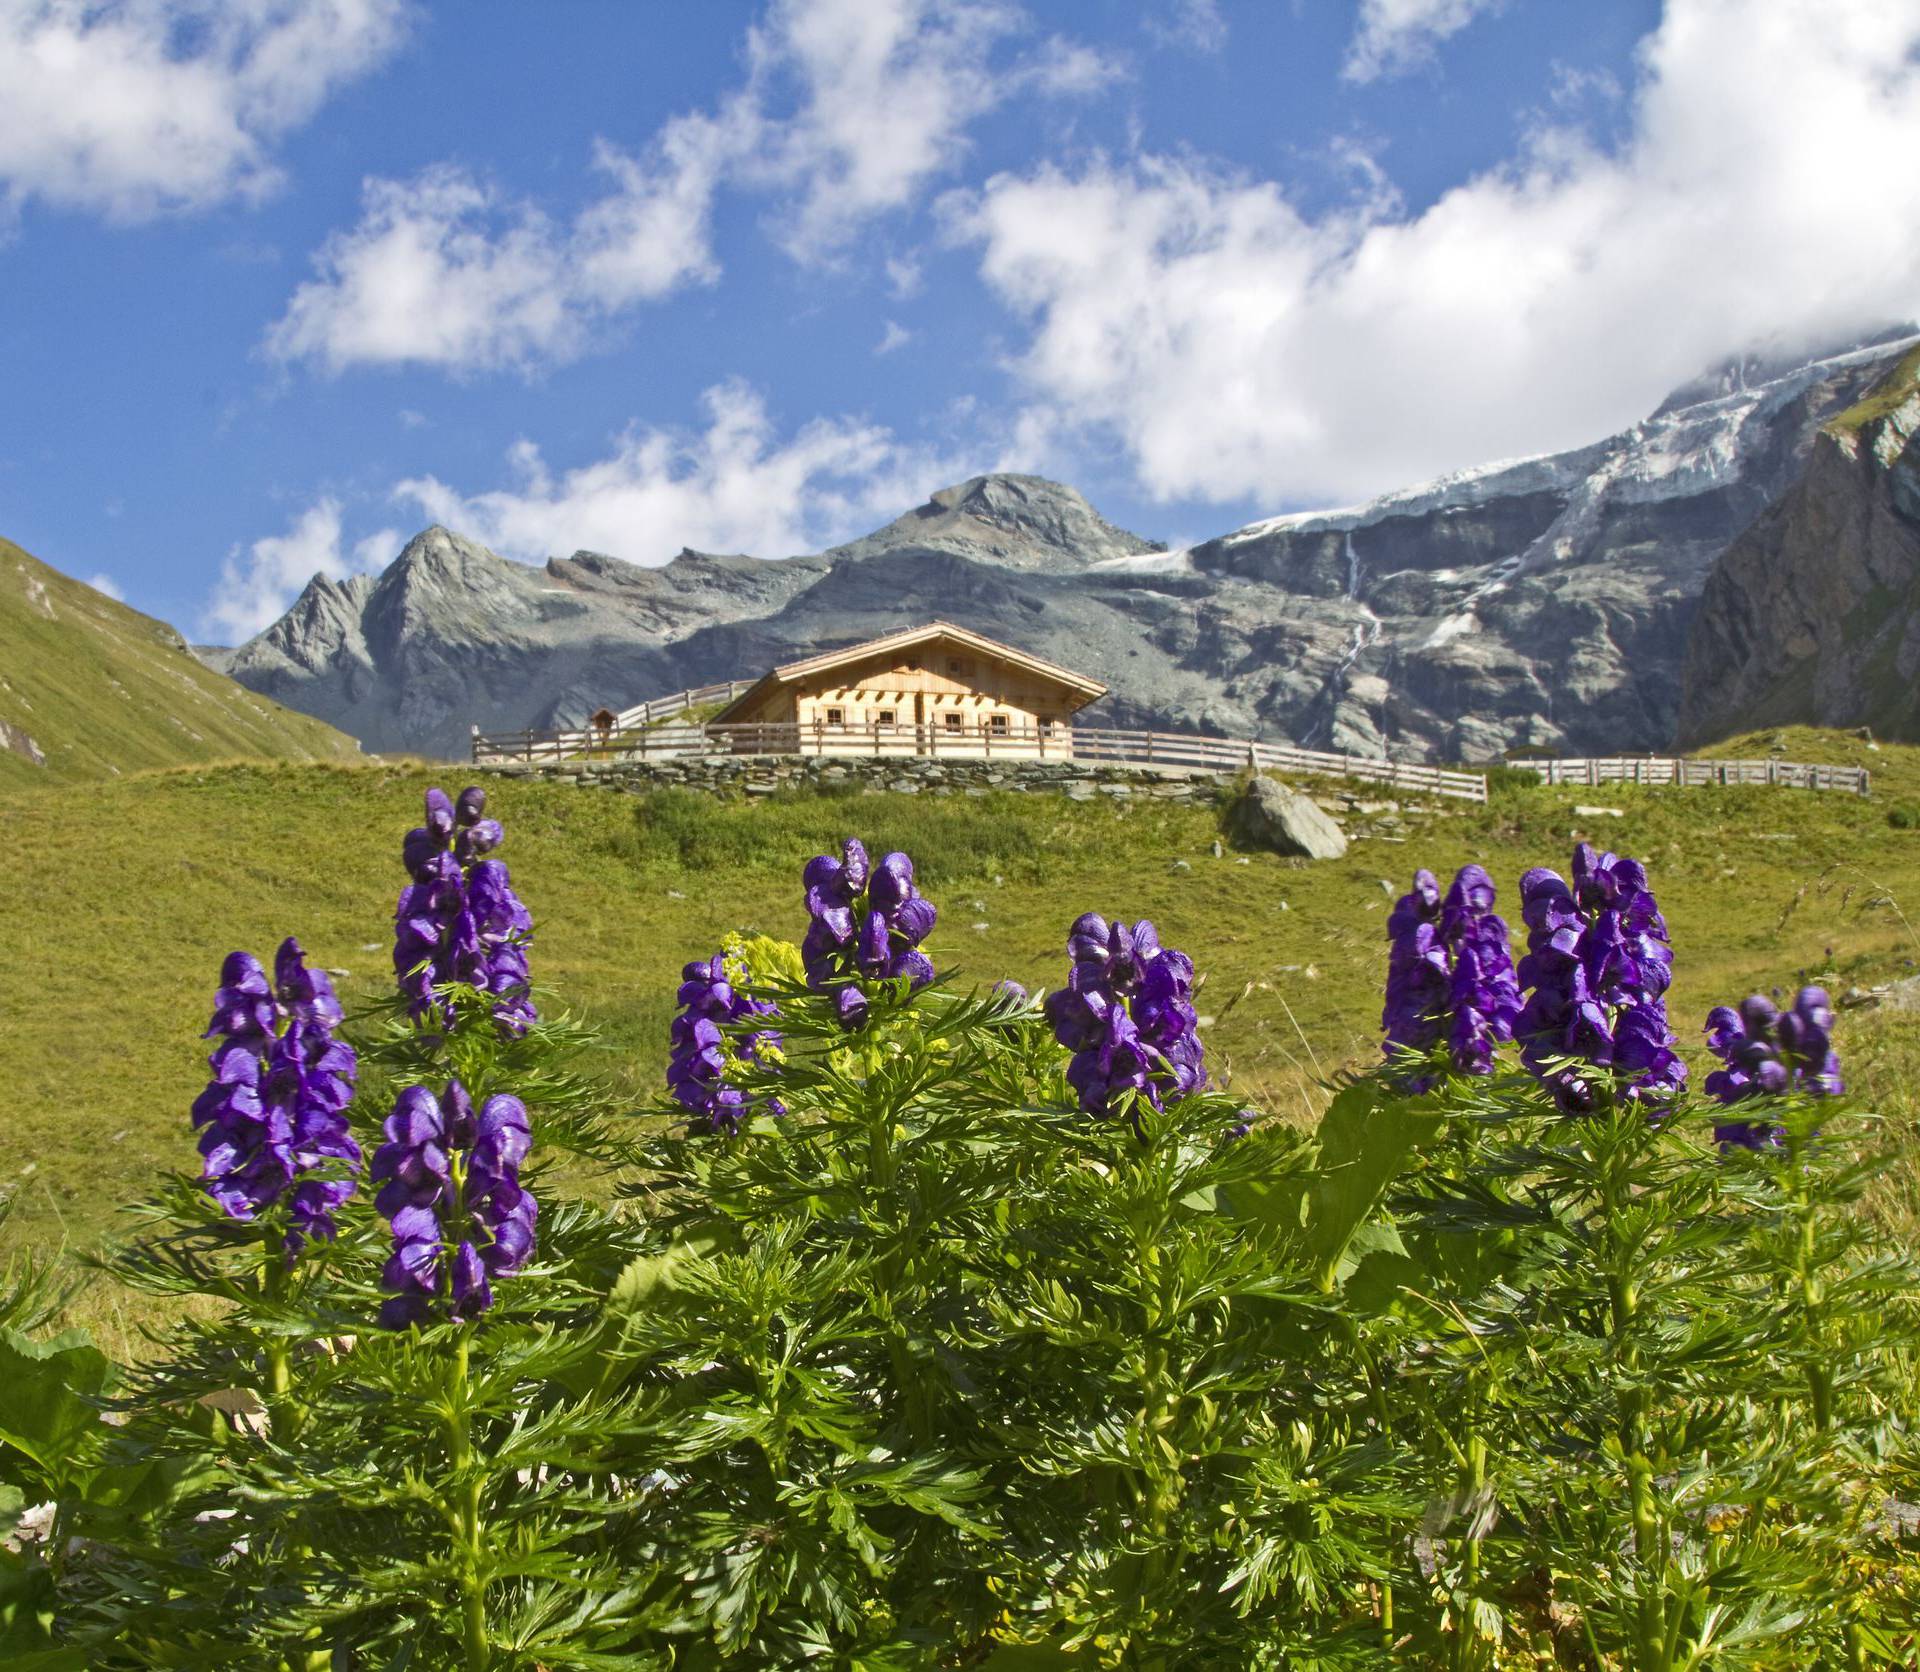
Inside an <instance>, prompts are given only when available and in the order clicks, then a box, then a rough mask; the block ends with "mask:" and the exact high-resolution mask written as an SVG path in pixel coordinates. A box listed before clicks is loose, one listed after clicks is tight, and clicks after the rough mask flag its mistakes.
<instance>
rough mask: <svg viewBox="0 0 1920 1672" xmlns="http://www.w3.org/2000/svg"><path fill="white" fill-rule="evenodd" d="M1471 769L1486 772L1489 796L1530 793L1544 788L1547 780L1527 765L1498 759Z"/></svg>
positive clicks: (1502, 796)
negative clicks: (1509, 763)
mask: <svg viewBox="0 0 1920 1672" xmlns="http://www.w3.org/2000/svg"><path fill="white" fill-rule="evenodd" d="M1471 770H1472V771H1475V772H1482V773H1485V774H1486V779H1487V794H1488V796H1489V797H1495V796H1497V797H1501V798H1504V797H1507V796H1512V795H1531V794H1533V793H1534V792H1535V791H1536V790H1540V789H1544V788H1545V787H1546V782H1547V781H1546V779H1544V778H1543V777H1541V776H1540V774H1539V773H1537V772H1534V771H1531V770H1529V769H1528V768H1527V767H1524V766H1508V765H1506V764H1505V763H1503V762H1499V761H1495V762H1491V763H1489V764H1485V765H1479V766H1475V767H1473V768H1471Z"/></svg>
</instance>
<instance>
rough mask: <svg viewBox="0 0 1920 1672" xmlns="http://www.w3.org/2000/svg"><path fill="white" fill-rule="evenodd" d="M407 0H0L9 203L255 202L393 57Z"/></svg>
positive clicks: (158, 207) (131, 215)
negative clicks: (328, 109) (295, 133)
mask: <svg viewBox="0 0 1920 1672" xmlns="http://www.w3.org/2000/svg"><path fill="white" fill-rule="evenodd" d="M405 17H406V6H405V4H404V0H104V3H101V0H92V3H89V0H0V111H4V112H5V117H4V119H3V120H0V205H4V206H5V207H7V208H9V209H15V210H17V209H18V207H19V206H20V205H21V204H22V203H24V202H26V201H27V200H29V199H35V198H37V199H40V200H42V201H44V202H47V203H50V204H53V205H56V206H58V207H60V208H67V209H81V210H88V211H92V212H96V213H101V214H104V215H106V216H108V217H109V218H111V219H114V220H120V221H133V220H141V219H146V218H148V217H151V216H153V215H156V214H161V213H164V212H167V211H170V210H187V209H203V208H206V207H207V206H209V205H211V204H215V203H219V202H221V201H223V200H225V199H228V198H232V197H243V198H257V197H259V196H261V195H262V194H264V193H265V192H267V191H269V190H271V189H272V188H273V187H274V186H275V185H276V184H277V183H278V181H279V178H280V170H279V167H278V164H277V163H276V161H275V159H274V156H273V147H274V144H275V142H276V141H277V140H278V139H280V137H281V136H282V135H284V134H286V133H287V132H289V131H290V130H292V129H294V128H297V127H299V126H301V125H302V124H303V123H305V122H307V121H308V120H309V119H310V118H311V117H312V116H313V115H314V113H315V112H316V111H317V110H318V109H319V108H320V106H321V104H322V103H324V102H325V100H326V99H327V97H328V96H329V95H330V94H331V93H332V92H333V91H334V90H335V89H336V88H337V87H339V86H340V85H341V84H342V83H344V82H347V81H351V80H353V79H354V78H356V77H358V76H361V75H364V74H366V73H367V72H368V71H369V70H371V69H373V68H374V67H375V66H377V65H378V64H380V63H381V62H382V61H383V60H384V59H386V58H387V57H388V56H389V55H390V54H391V53H392V51H393V50H394V48H395V47H396V46H397V45H398V44H399V41H400V39H401V37H402V34H403V33H404V25H405Z"/></svg>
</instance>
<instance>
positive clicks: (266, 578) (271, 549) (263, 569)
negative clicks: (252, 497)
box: [96, 495, 400, 644]
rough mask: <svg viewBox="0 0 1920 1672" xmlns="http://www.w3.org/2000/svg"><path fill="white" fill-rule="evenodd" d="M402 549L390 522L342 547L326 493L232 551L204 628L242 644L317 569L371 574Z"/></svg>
mask: <svg viewBox="0 0 1920 1672" xmlns="http://www.w3.org/2000/svg"><path fill="white" fill-rule="evenodd" d="M399 549H400V536H399V534H398V533H396V532H395V531H394V530H393V529H390V528H383V529H381V530H380V531H379V532H378V533H375V534H369V535H367V536H366V537H365V538H363V539H361V540H358V541H356V542H355V543H354V544H353V545H352V546H351V547H350V548H343V545H342V540H341V523H340V502H339V501H338V500H337V499H335V498H333V497H332V496H331V495H326V496H323V497H321V498H320V499H317V500H315V501H314V503H313V504H311V505H309V506H308V507H307V508H306V510H304V511H302V512H301V513H300V515H299V516H298V517H296V518H295V519H294V520H293V522H292V524H291V525H290V526H289V527H288V529H287V531H286V533H284V534H270V535H267V536H266V537H265V538H263V539H259V540H255V541H254V542H253V543H252V545H251V546H249V547H247V548H246V550H245V551H244V552H243V551H242V550H241V548H240V547H239V546H235V547H234V548H233V550H232V551H230V552H228V554H227V557H226V561H225V562H223V563H222V564H221V565H220V579H219V582H218V584H217V585H216V586H215V587H214V589H213V594H212V596H211V597H209V598H208V600H207V603H206V607H205V608H204V609H203V610H202V611H201V612H200V630H201V632H202V633H204V634H206V635H208V636H209V638H210V639H212V641H213V642H216V643H221V644H238V643H240V642H241V641H242V640H244V639H249V638H252V637H253V635H254V634H255V633H258V632H260V631H261V630H262V629H263V628H266V627H270V626H272V625H273V623H274V622H275V621H277V620H279V618H280V617H281V616H282V615H283V614H285V613H286V608H287V606H288V605H289V604H291V603H292V602H293V600H294V599H295V598H296V597H297V596H299V593H300V591H301V589H302V588H303V587H304V586H305V585H306V584H307V582H308V581H310V580H312V579H313V577H314V576H315V575H325V576H327V577H328V578H329V579H332V580H341V579H344V578H345V577H346V576H348V575H351V574H371V573H373V572H374V571H376V570H378V569H380V568H382V567H383V566H384V565H385V564H386V563H387V561H388V560H389V559H391V558H392V557H393V556H394V554H395V553H396V552H398V551H399ZM96 584H97V583H96Z"/></svg>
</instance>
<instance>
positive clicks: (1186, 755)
mask: <svg viewBox="0 0 1920 1672" xmlns="http://www.w3.org/2000/svg"><path fill="white" fill-rule="evenodd" d="M743 688H744V686H736V687H734V689H743ZM728 690H729V687H727V686H723V685H722V686H708V687H706V688H704V690H700V691H687V692H681V693H679V694H677V695H676V696H674V697H667V698H661V699H659V700H658V701H657V702H656V703H652V704H642V705H641V707H642V708H644V709H650V710H652V714H651V716H650V717H649V719H647V720H643V721H640V722H637V723H629V722H628V721H627V717H626V715H623V716H622V717H621V720H622V723H621V724H619V725H616V726H614V727H612V728H610V729H604V730H602V729H598V728H588V729H585V730H581V731H558V732H555V731H522V732H492V733H486V734H482V733H480V732H478V731H476V732H475V733H474V737H473V758H474V760H475V761H476V762H479V763H487V762H493V763H500V762H505V761H529V762H538V761H552V762H559V761H595V760H635V761H648V760H674V759H684V758H689V757H708V758H711V757H716V756H729V755H829V756H832V755H839V756H865V757H871V756H894V755H898V756H901V757H903V758H907V757H921V758H926V757H932V758H934V759H938V758H940V757H942V756H946V757H949V758H954V759H968V760H978V759H983V758H984V759H988V760H1008V761H1015V760H1021V761H1062V762H1075V761H1083V762H1087V763H1089V764H1102V765H1115V766H1119V765H1125V766H1151V767H1170V768H1188V769H1193V770H1199V771H1207V772H1233V771H1237V770H1239V769H1240V768H1242V767H1253V768H1265V769H1268V770H1271V771H1276V772H1298V773H1310V774H1314V775H1316V776H1321V777H1335V778H1357V779H1360V780H1363V781H1365V782H1367V783H1375V784H1382V785H1387V786H1389V787H1391V788H1394V789H1401V790H1416V791H1419V790H1424V791H1426V792H1428V793H1430V794H1434V795H1445V796H1452V797H1455V798H1456V799H1459V800H1463V801H1485V800H1486V798H1487V780H1486V777H1485V775H1484V774H1482V773H1478V772H1454V771H1449V770H1447V769H1445V768H1442V767H1435V766H1416V765H1413V764H1412V763H1410V762H1404V761H1388V760H1377V759H1374V758H1372V757H1370V756H1366V755H1341V754H1332V753H1328V752H1325V751H1322V750H1317V749H1296V748H1294V747H1292V746H1291V745H1290V744H1284V743H1265V742H1261V741H1260V740H1258V739H1255V738H1244V739H1243V738H1230V737H1204V736H1200V735H1197V734H1194V733H1189V732H1156V731H1128V730H1122V729H1119V728H1117V727H1108V726H1098V727H1095V726H1009V727H1006V728H1004V729H1002V730H997V731H996V730H993V729H991V728H988V727H980V726H968V727H965V728H952V729H950V728H948V727H947V726H945V725H944V724H943V725H940V726H928V725H907V726H899V725H896V726H882V725H871V724H870V725H864V726H845V725H842V726H830V725H826V724H812V725H797V724H794V723H792V722H785V723H782V722H764V723H757V724H747V725H728V726H716V725H710V724H703V723H697V722H684V723H679V724H676V723H674V722H673V721H672V719H671V715H672V714H674V713H677V712H682V711H684V710H685V709H686V708H687V707H691V706H698V705H699V704H700V703H702V702H710V701H714V700H716V699H717V698H719V697H721V696H723V695H724V694H725V693H726V692H727V691H728ZM662 704H678V707H677V708H663V707H662V706H661V705H662ZM636 712H638V711H637V710H633V709H629V710H628V711H627V714H629V715H631V714H634V713H636Z"/></svg>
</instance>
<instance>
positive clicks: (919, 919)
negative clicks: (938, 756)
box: [800, 836, 940, 1026]
mask: <svg viewBox="0 0 1920 1672" xmlns="http://www.w3.org/2000/svg"><path fill="white" fill-rule="evenodd" d="M801 886H802V887H803V889H804V890H805V893H806V905H807V915H808V917H809V918H810V919H811V920H812V921H811V922H810V923H809V924H808V925H807V934H806V939H805V940H803V941H802V942H801V943H800V956H801V960H802V962H803V963H804V964H805V966H806V971H807V985H808V986H810V987H812V988H814V989H815V990H816V991H824V990H826V989H827V988H829V987H831V986H832V985H833V984H834V983H835V982H836V981H843V980H847V979H857V978H860V977H866V978H868V979H876V980H877V979H887V978H894V977H905V978H906V979H907V980H908V981H909V982H910V983H911V984H912V985H913V986H915V987H923V986H925V985H926V984H927V983H928V982H929V981H931V980H932V979H933V977H934V968H933V960H932V959H930V958H929V957H928V956H927V955H926V954H925V953H924V952H922V951H921V950H920V943H921V942H922V941H924V940H925V939H926V938H927V936H928V935H930V934H931V933H932V932H933V926H934V924H935V923H936V922H937V921H938V920H939V916H940V914H939V913H938V912H937V911H936V910H935V909H934V906H933V902H932V901H930V900H928V899H927V898H926V897H925V896H924V895H923V894H921V893H920V891H919V889H918V887H917V886H916V885H915V883H914V880H913V861H912V860H911V859H909V858H908V857H907V856H906V855H905V854H904V853H889V854H885V855H883V856H882V857H881V859H880V862H879V863H878V864H877V865H876V864H873V863H871V862H870V861H869V860H868V858H867V850H866V849H865V848H864V847H862V846H861V845H860V843H859V842H858V841H856V840H854V838H852V837H851V836H850V837H848V838H847V839H846V841H844V842H843V843H841V845H840V857H839V858H838V859H835V858H834V857H833V856H832V855H831V854H820V855H818V856H817V857H816V858H814V859H811V860H809V861H808V862H807V867H806V870H805V871H804V872H802V874H801ZM835 1003H836V1005H837V1006H838V1009H839V1015H840V1019H841V1021H842V1022H844V1023H846V1024H847V1025H848V1026H856V1025H858V1024H859V1022H861V1021H863V1020H864V1019H865V1017H866V1014H867V1008H868V1007H867V1002H866V999H865V996H864V995H862V996H861V997H860V1002H859V1003H858V1004H854V1003H852V1002H850V1001H846V1000H843V999H840V998H836V1000H835Z"/></svg>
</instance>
